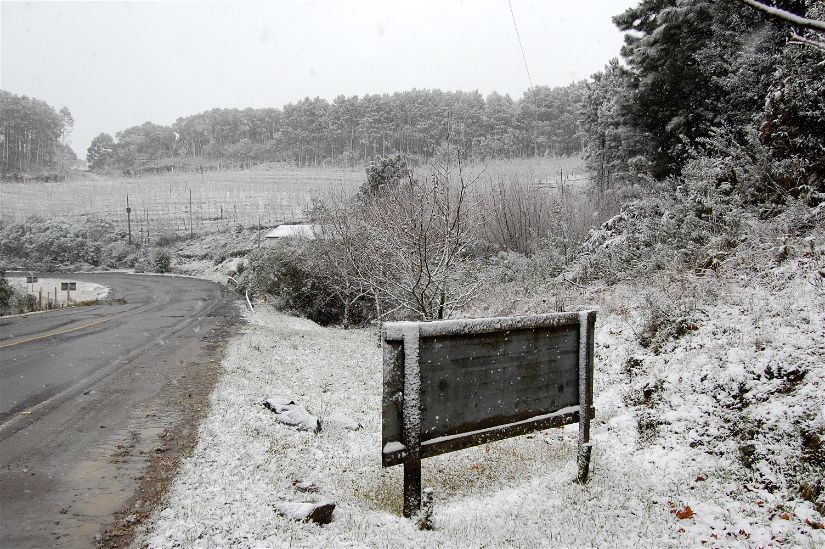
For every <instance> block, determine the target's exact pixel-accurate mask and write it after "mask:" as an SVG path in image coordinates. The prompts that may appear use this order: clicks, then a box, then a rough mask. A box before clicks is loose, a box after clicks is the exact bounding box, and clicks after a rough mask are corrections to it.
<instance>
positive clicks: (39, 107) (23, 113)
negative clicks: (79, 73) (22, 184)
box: [0, 90, 77, 178]
mask: <svg viewBox="0 0 825 549" xmlns="http://www.w3.org/2000/svg"><path fill="white" fill-rule="evenodd" d="M73 125H74V120H73V118H72V115H71V113H70V112H69V109H67V108H66V107H63V108H61V109H60V111H56V110H55V109H54V108H53V107H51V106H50V105H48V104H46V103H45V102H43V101H40V100H38V99H34V98H31V97H26V96H25V95H23V96H18V95H14V94H12V93H9V92H7V91H3V90H0V153H1V154H2V156H0V176H3V177H4V178H5V177H20V176H21V175H22V174H26V173H30V172H49V173H53V174H54V175H55V176H56V175H57V174H59V172H62V171H64V170H65V169H66V168H67V167H68V166H69V164H70V163H71V162H72V161H75V160H77V157H76V156H75V154H74V152H73V151H72V149H71V148H70V147H68V146H67V145H66V141H65V139H66V137H67V136H68V134H69V133H70V132H71V130H72V126H73Z"/></svg>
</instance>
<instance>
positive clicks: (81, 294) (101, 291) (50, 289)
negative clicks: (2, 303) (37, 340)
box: [8, 277, 109, 305]
mask: <svg viewBox="0 0 825 549" xmlns="http://www.w3.org/2000/svg"><path fill="white" fill-rule="evenodd" d="M8 281H9V284H11V286H12V287H13V288H14V289H15V290H17V291H19V292H20V293H28V294H31V295H33V296H34V297H38V296H39V295H40V292H41V291H42V292H43V302H44V303H45V302H46V300H47V296H50V297H48V299H49V300H51V301H54V296H55V289H57V292H56V294H57V303H58V304H59V305H65V304H66V303H67V296H66V291H65V290H63V291H61V290H60V283H61V282H77V290H72V291H70V292H69V299H71V302H72V303H77V302H82V301H98V300H100V299H106V296H107V295H109V288H108V287H107V286H104V285H102V284H95V283H94V282H79V281H77V280H72V278H71V277H69V278H65V279H64V278H39V277H38V280H37V282H35V283H34V284H27V283H26V279H25V277H9V279H8Z"/></svg>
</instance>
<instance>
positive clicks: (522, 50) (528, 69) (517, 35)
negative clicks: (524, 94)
mask: <svg viewBox="0 0 825 549" xmlns="http://www.w3.org/2000/svg"><path fill="white" fill-rule="evenodd" d="M507 5H508V6H510V16H511V17H512V18H513V27H515V29H516V38H518V47H519V48H521V58H522V59H523V60H524V69H525V70H526V71H527V80H528V81H529V82H530V87H531V88H532V87H533V79H532V78H531V77H530V67H528V66H527V56H526V55H524V44H522V43H521V34H519V32H518V24H517V23H516V16H515V14H514V13H513V4H512V3H511V2H510V0H507Z"/></svg>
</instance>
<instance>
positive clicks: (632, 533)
mask: <svg viewBox="0 0 825 549" xmlns="http://www.w3.org/2000/svg"><path fill="white" fill-rule="evenodd" d="M714 284H716V283H714ZM716 286H718V288H717V290H718V292H719V299H718V302H717V304H716V305H714V306H713V308H709V307H706V308H705V309H704V310H703V311H702V313H703V315H704V316H702V317H701V319H700V321H699V322H697V326H696V327H695V330H694V331H692V332H691V333H690V334H688V335H686V336H684V337H682V338H681V339H679V340H677V341H671V342H668V343H666V346H665V348H664V350H663V352H661V353H660V354H655V353H652V352H651V351H649V350H647V349H642V348H641V347H640V346H639V344H638V337H637V331H638V319H637V318H636V317H634V313H633V311H632V308H629V307H627V306H626V304H627V303H633V302H636V301H638V299H639V295H640V290H639V288H636V287H627V286H618V287H614V288H612V289H609V290H608V291H605V292H603V293H602V294H601V296H600V298H599V302H600V303H601V305H602V312H601V313H600V316H599V320H598V322H597V364H596V368H597V369H596V375H595V381H596V402H595V405H596V409H597V418H596V420H595V422H594V424H593V440H594V443H595V449H594V456H593V464H592V470H591V480H590V482H589V483H588V484H587V485H586V486H579V485H577V484H575V483H573V482H572V481H573V479H574V477H575V473H576V471H575V441H576V427H575V426H571V427H568V428H566V429H564V430H551V431H546V432H540V433H536V434H534V435H528V436H524V437H519V438H515V439H510V440H505V441H501V442H497V443H492V444H488V445H485V446H482V447H476V448H471V449H467V450H463V451H460V452H455V453H451V454H446V455H443V456H439V457H436V458H432V459H428V460H425V461H424V463H423V478H424V485H425V486H431V487H433V488H434V489H435V511H434V523H435V530H434V531H429V532H428V531H420V530H418V529H417V528H416V527H415V526H414V525H413V524H412V523H411V522H410V521H408V520H405V519H403V518H401V517H400V514H401V503H402V502H401V489H402V488H401V486H402V485H401V467H394V468H390V469H382V468H381V466H380V450H381V435H380V430H381V424H380V399H381V375H382V374H381V350H380V348H379V347H378V345H377V342H378V340H377V334H376V332H375V331H374V330H348V331H345V330H340V329H333V328H321V327H319V326H317V325H315V324H313V323H311V322H309V321H306V320H302V319H297V318H294V317H290V316H287V315H283V314H280V313H277V312H275V311H273V310H271V309H270V308H268V307H266V306H263V305H262V306H259V307H258V308H257V309H256V312H255V313H254V314H253V315H250V317H249V324H248V325H247V327H246V328H245V329H244V333H243V334H242V335H241V336H239V337H238V338H237V339H236V340H235V341H233V342H232V343H231V344H230V346H229V348H228V350H227V353H226V356H225V360H224V363H223V373H222V378H221V381H220V382H219V384H218V386H217V388H216V390H215V392H214V393H213V395H212V399H211V404H212V409H211V411H210V414H209V416H208V417H207V419H206V420H205V421H204V423H203V424H202V426H201V428H200V432H199V442H198V445H197V447H196V449H195V451H194V453H193V455H192V456H191V457H190V458H188V459H187V460H186V461H185V463H184V464H183V466H182V469H181V472H180V474H179V475H178V477H177V479H176V481H175V483H174V484H173V486H172V488H171V489H170V492H169V495H168V501H167V503H166V505H165V508H163V509H162V510H161V511H159V512H158V513H157V514H156V516H155V517H154V518H153V521H152V522H151V524H150V525H149V527H148V529H147V531H146V532H144V534H145V537H144V539H143V542H144V543H146V544H148V545H149V546H150V547H176V546H183V547H214V546H221V547H222V546H237V547H250V546H261V547H286V546H302V547H324V546H335V547H346V546H369V547H374V546H386V547H400V546H404V547H413V546H418V547H420V546H424V545H428V546H449V547H502V546H525V547H536V546H556V547H561V546H564V547H570V546H580V547H584V546H598V547H627V546H642V547H686V546H687V547H700V546H704V547H758V546H762V547H767V546H785V547H789V546H794V547H822V546H823V545H825V530H821V529H819V530H817V529H815V527H816V526H817V525H818V522H820V521H822V517H821V516H820V515H819V514H818V513H816V512H815V511H814V510H813V506H812V504H811V503H809V502H805V501H800V500H798V499H794V498H792V497H791V496H790V495H789V494H791V493H792V492H793V490H792V489H791V488H790V487H788V486H785V485H784V484H783V483H782V482H780V481H779V479H777V478H776V471H777V470H781V467H782V463H783V462H784V461H789V460H790V457H792V454H793V452H799V451H800V450H799V448H798V440H797V439H793V440H791V438H789V437H792V432H791V430H790V429H788V428H786V427H787V426H788V425H791V426H792V425H793V424H794V422H808V423H811V424H812V425H814V427H816V424H817V422H820V421H821V422H825V409H823V406H825V387H823V385H825V383H823V374H825V371H823V368H825V366H823V364H825V359H824V358H825V349H824V348H823V343H822V342H823V341H825V316H823V314H824V313H823V311H825V306H823V305H825V297H824V296H823V294H822V292H821V290H819V289H817V288H815V287H814V286H811V285H809V284H807V283H806V282H805V281H804V280H802V279H799V278H797V279H795V280H794V281H792V283H789V284H788V285H787V288H786V289H785V290H783V291H782V292H779V293H778V294H774V293H772V292H769V291H767V290H764V289H758V288H757V287H755V286H754V287H753V288H751V289H750V290H743V291H740V292H733V291H727V289H726V288H725V287H723V284H722V283H721V282H720V283H718V284H716ZM769 366H770V367H772V368H773V371H776V370H777V369H782V368H784V370H783V371H787V370H788V369H789V368H791V367H792V366H797V367H798V366H801V367H803V368H804V369H805V372H806V374H805V375H804V377H803V379H802V380H801V381H796V382H795V384H794V385H793V386H792V387H786V386H784V385H778V384H782V383H787V382H788V379H791V378H787V376H786V377H784V378H783V377H782V376H781V375H779V376H775V377H774V378H773V379H767V378H766V377H765V374H764V372H765V371H766V368H767V367H769ZM777 379H778V380H779V381H776V380H777ZM792 379H794V380H795V379H796V378H792ZM771 384H773V385H771ZM645 387H648V388H650V387H653V388H654V389H653V390H648V391H647V392H645ZM770 387H774V389H775V390H776V391H777V392H776V394H775V395H773V397H775V398H770V399H769V398H767V397H766V394H768V395H769V396H771V395H770V394H769V392H770ZM766 391H768V393H766ZM645 394H649V398H644V397H643V396H641V397H640V396H639V395H645ZM731 395H739V396H738V397H737V398H739V399H740V400H741V399H744V401H745V402H746V403H747V404H746V405H741V403H740V405H739V407H738V409H737V410H736V413H735V414H732V413H730V411H731V410H732V409H733V408H734V407H735V406H733V404H732V403H731V402H730V401H729V400H728V397H731V398H733V397H732V396H731ZM777 395H778V396H777ZM276 396H280V397H287V398H290V399H295V400H296V401H299V402H301V403H303V404H304V405H305V406H306V407H307V409H308V410H309V411H310V412H311V413H313V414H316V415H318V416H320V417H321V419H322V421H323V418H325V417H328V416H330V415H332V414H334V413H336V412H338V413H343V414H345V415H346V416H349V417H350V418H352V419H355V420H356V421H359V422H360V423H362V424H363V425H364V428H363V429H361V430H359V431H349V430H345V429H343V428H342V427H339V426H337V425H335V424H332V423H325V424H324V425H323V429H322V431H321V432H320V433H319V434H317V435H316V434H312V433H308V432H300V431H295V430H293V429H291V428H289V427H286V426H284V425H280V424H277V423H276V422H275V421H274V420H273V414H272V412H270V411H269V410H267V409H266V408H264V406H263V405H262V403H263V401H264V400H265V399H267V398H270V397H276ZM651 418H658V419H657V420H656V421H651ZM749 420H753V421H757V420H758V421H759V422H760V425H766V424H767V425H768V426H771V427H773V428H772V429H768V430H762V431H759V430H757V431H756V433H757V434H756V435H754V437H753V438H754V440H753V444H754V446H755V449H754V456H755V457H754V458H753V460H752V462H753V463H752V465H751V467H752V468H753V469H752V470H751V469H747V468H745V467H743V465H742V463H741V459H740V452H739V451H738V445H739V444H741V440H740V438H736V437H737V436H738V435H737V433H736V430H737V428H741V427H742V425H740V424H738V423H737V422H746V421H749ZM640 433H642V434H641V435H640ZM760 433H762V434H760ZM764 433H769V434H770V435H769V436H768V435H764ZM771 476H773V486H770V485H771V482H770V478H769V477H771ZM298 479H302V480H309V481H312V482H315V483H316V484H317V485H318V486H319V487H320V491H319V492H318V494H315V495H314V496H313V495H311V494H310V496H311V497H315V498H317V499H326V498H329V499H333V500H335V501H336V502H337V504H338V507H337V509H336V510H335V514H334V520H333V522H332V523H331V524H329V525H327V526H318V525H315V524H311V523H297V522H294V521H291V520H289V519H286V518H283V517H281V516H279V515H278V514H277V513H276V512H275V511H274V509H273V504H275V503H276V502H278V501H279V500H281V499H288V500H291V501H311V497H310V498H308V497H307V494H302V493H298V492H297V491H296V489H295V488H294V487H293V483H294V481H296V480H298ZM766 484H767V485H769V486H770V488H766V487H765V486H766ZM806 521H808V522H807V523H806Z"/></svg>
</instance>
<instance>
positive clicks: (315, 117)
mask: <svg viewBox="0 0 825 549" xmlns="http://www.w3.org/2000/svg"><path fill="white" fill-rule="evenodd" d="M584 91H585V84H584V83H583V82H580V83H574V84H571V85H569V86H564V87H557V88H550V87H546V86H538V87H534V88H531V89H530V90H528V91H527V92H526V93H525V94H524V95H523V96H522V97H521V98H520V99H518V100H513V99H512V98H511V97H510V96H509V95H501V94H498V93H492V94H490V95H488V96H487V97H484V96H482V95H481V94H480V93H478V92H477V91H475V92H463V91H455V92H444V91H441V90H410V91H405V92H396V93H393V94H383V95H365V96H363V97H358V96H352V97H345V96H343V95H340V96H338V97H337V98H335V99H334V100H333V101H331V102H330V101H327V100H325V99H321V98H317V97H316V98H314V99H310V98H305V99H303V100H301V101H298V102H297V103H290V104H288V105H285V106H284V107H283V109H277V108H265V109H243V110H240V109H212V110H210V111H206V112H203V113H200V114H195V115H192V116H187V117H184V118H178V120H177V121H176V122H175V123H174V124H172V125H171V126H161V125H157V124H153V123H150V122H147V123H145V124H143V125H141V126H134V127H131V128H127V129H125V130H123V131H121V132H118V133H117V134H116V135H115V137H112V136H111V135H109V134H105V133H101V134H100V135H98V136H97V137H96V138H95V139H94V140H93V142H92V145H91V146H90V147H89V150H88V158H87V159H88V161H89V163H90V165H91V167H92V168H93V169H116V170H121V171H126V172H133V173H140V172H145V171H156V170H161V171H162V170H169V169H173V168H186V167H203V166H209V165H215V164H221V165H236V166H246V165H250V164H256V163H261V162H268V161H276V162H291V163H294V164H298V165H313V166H317V165H330V164H332V165H352V164H355V163H360V162H366V161H369V160H372V159H375V158H378V157H386V156H387V155H390V154H402V155H404V156H405V157H407V158H411V159H413V160H414V159H416V158H418V159H421V160H426V159H428V158H431V157H432V156H433V154H435V152H436V151H437V150H438V148H439V147H441V146H442V145H444V144H445V143H450V144H452V145H455V146H458V147H459V148H460V149H461V150H463V151H465V154H467V155H468V156H471V157H477V158H493V157H497V158H499V157H516V156H531V155H567V154H574V153H578V152H580V151H581V148H582V140H581V137H582V136H581V134H580V132H579V124H578V117H579V106H580V104H581V102H582V97H583V93H584Z"/></svg>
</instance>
